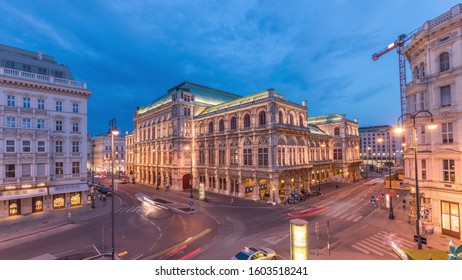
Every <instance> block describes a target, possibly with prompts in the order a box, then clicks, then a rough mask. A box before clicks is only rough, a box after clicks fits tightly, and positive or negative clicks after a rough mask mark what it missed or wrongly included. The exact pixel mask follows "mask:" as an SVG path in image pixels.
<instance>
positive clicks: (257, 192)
mask: <svg viewBox="0 0 462 280" xmlns="http://www.w3.org/2000/svg"><path fill="white" fill-rule="evenodd" d="M252 182H253V192H252V199H253V200H260V199H261V197H260V186H259V185H258V180H257V174H254V175H253V178H252Z"/></svg>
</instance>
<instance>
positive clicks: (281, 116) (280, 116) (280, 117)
mask: <svg viewBox="0 0 462 280" xmlns="http://www.w3.org/2000/svg"><path fill="white" fill-rule="evenodd" d="M279 123H284V115H283V114H282V112H281V111H279Z"/></svg>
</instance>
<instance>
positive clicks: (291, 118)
mask: <svg viewBox="0 0 462 280" xmlns="http://www.w3.org/2000/svg"><path fill="white" fill-rule="evenodd" d="M289 124H290V125H294V115H292V114H290V115H289Z"/></svg>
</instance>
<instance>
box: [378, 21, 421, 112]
mask: <svg viewBox="0 0 462 280" xmlns="http://www.w3.org/2000/svg"><path fill="white" fill-rule="evenodd" d="M419 30H420V28H417V29H416V30H414V31H412V32H411V33H409V34H401V35H399V36H398V39H397V40H396V41H394V42H393V43H391V44H389V45H388V47H387V48H386V49H384V50H383V51H381V52H378V53H374V54H373V55H372V60H374V61H375V60H377V59H379V57H381V56H382V55H384V54H386V53H388V52H389V51H391V50H394V49H398V50H397V52H398V59H399V91H400V99H401V115H402V114H404V113H406V94H405V90H406V57H405V56H404V54H403V53H402V50H403V49H404V43H406V42H407V41H409V40H411V39H412V38H413V36H414V34H416V33H417V32H418V31H419Z"/></svg>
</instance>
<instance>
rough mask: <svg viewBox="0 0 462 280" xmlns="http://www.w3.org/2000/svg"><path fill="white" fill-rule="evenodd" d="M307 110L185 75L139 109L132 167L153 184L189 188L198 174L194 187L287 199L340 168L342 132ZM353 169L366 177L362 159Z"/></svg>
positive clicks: (130, 148) (130, 139)
mask: <svg viewBox="0 0 462 280" xmlns="http://www.w3.org/2000/svg"><path fill="white" fill-rule="evenodd" d="M307 115H308V109H307V106H306V102H305V101H303V102H302V104H296V103H293V102H290V101H288V100H286V99H285V97H284V96H283V95H282V94H279V93H277V92H276V91H275V90H273V89H269V90H265V91H262V92H258V93H256V94H252V95H248V96H244V97H243V96H239V95H235V94H231V93H227V92H223V91H219V90H216V89H212V88H208V87H204V86H201V85H197V84H193V83H189V82H184V83H182V84H180V85H178V86H176V87H174V88H172V89H170V90H169V91H168V93H167V94H166V95H164V96H162V97H160V98H159V99H157V100H155V101H154V102H153V103H152V104H151V105H149V106H148V107H146V108H139V109H138V110H137V111H136V112H135V130H134V132H133V133H132V134H128V135H126V147H127V171H128V172H129V173H130V174H132V175H133V176H134V178H136V181H137V182H142V183H146V184H151V185H154V186H163V185H171V186H172V188H173V189H176V190H185V189H190V188H191V184H190V182H191V181H192V187H193V188H194V189H197V188H198V186H199V184H200V183H203V184H204V185H205V189H206V190H207V191H213V192H219V193H223V194H227V195H236V196H240V197H248V198H251V199H254V200H260V199H262V198H263V197H267V199H268V200H269V201H273V202H280V201H281V200H282V199H284V197H286V196H289V195H290V193H292V192H295V191H301V190H303V191H306V192H309V191H310V188H313V186H317V185H319V184H320V183H321V182H325V181H329V180H331V177H332V175H333V172H334V171H333V170H334V165H335V164H336V163H335V162H334V161H333V160H332V158H333V146H334V143H336V138H334V137H332V136H331V135H330V134H329V133H327V132H326V131H324V130H322V129H320V128H319V127H318V126H317V125H316V124H310V123H309V121H308V119H307ZM345 121H346V119H345V118H344V116H343V118H342V122H345ZM348 122H349V121H348ZM320 125H321V126H322V125H326V124H324V123H322V124H321V123H320ZM353 126H354V125H353ZM326 127H327V125H326ZM354 130H355V131H356V135H357V123H356V125H355V128H354ZM356 146H357V140H356ZM345 148H346V146H345ZM191 151H192V153H191ZM351 152H353V153H355V155H354V158H356V159H359V152H358V150H357V149H353V151H350V150H348V152H345V155H346V154H350V153H351ZM191 154H192V156H191ZM345 158H347V157H345ZM191 174H192V180H191V181H190V179H191ZM351 174H357V175H353V176H350V175H351ZM351 174H349V176H348V178H354V176H357V177H356V178H359V164H358V168H357V170H356V171H354V172H353V171H352V172H351Z"/></svg>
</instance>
